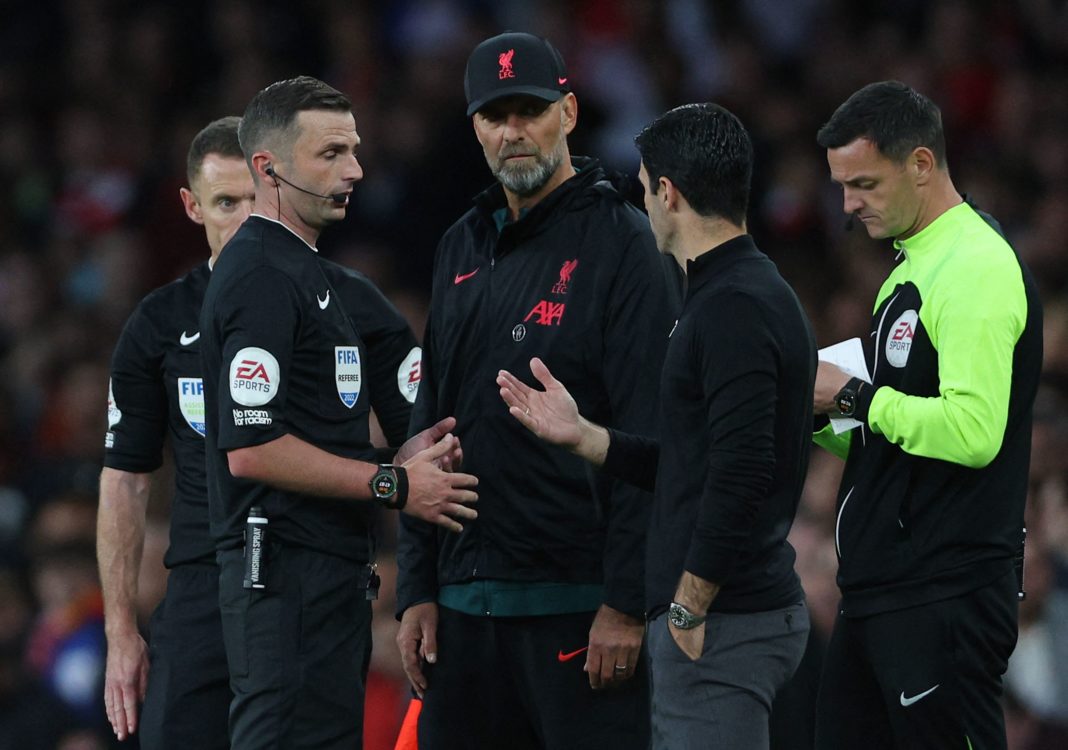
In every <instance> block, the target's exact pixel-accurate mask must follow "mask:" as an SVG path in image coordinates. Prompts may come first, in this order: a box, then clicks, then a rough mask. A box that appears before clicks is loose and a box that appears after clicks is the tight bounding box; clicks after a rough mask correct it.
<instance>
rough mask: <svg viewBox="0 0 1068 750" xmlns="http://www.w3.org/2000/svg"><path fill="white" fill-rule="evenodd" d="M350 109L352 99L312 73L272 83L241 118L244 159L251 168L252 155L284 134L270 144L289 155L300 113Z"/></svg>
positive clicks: (347, 110) (258, 95)
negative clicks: (312, 75) (279, 138)
mask: <svg viewBox="0 0 1068 750" xmlns="http://www.w3.org/2000/svg"><path fill="white" fill-rule="evenodd" d="M322 109H325V110H330V111H335V112H351V111H352V102H351V101H349V98H348V97H347V96H345V95H344V94H342V93H341V92H340V91H338V90H337V89H335V88H333V87H332V86H328V85H327V84H325V83H323V82H322V81H320V80H319V79H318V78H312V77H311V76H298V77H296V78H290V79H288V80H285V81H277V82H275V83H272V84H271V85H270V86H268V87H267V88H265V89H262V90H261V91H260V92H259V93H257V94H256V95H255V96H254V97H252V101H251V102H249V103H248V107H246V108H245V114H244V116H243V117H242V118H241V127H240V128H239V129H238V136H239V137H240V139H241V150H242V151H243V152H244V153H245V161H247V162H248V165H249V169H251V168H252V155H253V154H254V153H256V151H259V150H260V149H262V148H263V147H264V146H268V142H269V141H272V140H275V139H277V138H278V137H279V136H283V138H282V139H281V140H280V141H276V142H275V143H273V144H272V145H271V146H270V147H272V148H273V149H274V150H279V151H281V152H282V155H283V156H288V155H289V151H288V149H289V148H290V147H292V145H293V141H295V140H296V136H297V133H296V132H295V125H296V120H297V115H298V114H299V113H301V112H306V111H308V110H322Z"/></svg>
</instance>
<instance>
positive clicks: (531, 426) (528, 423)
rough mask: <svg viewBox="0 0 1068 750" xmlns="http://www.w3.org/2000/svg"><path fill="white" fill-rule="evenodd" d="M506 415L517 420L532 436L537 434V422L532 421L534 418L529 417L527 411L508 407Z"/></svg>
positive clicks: (516, 407)
mask: <svg viewBox="0 0 1068 750" xmlns="http://www.w3.org/2000/svg"><path fill="white" fill-rule="evenodd" d="M508 413H509V414H511V415H512V416H513V417H515V418H516V419H518V420H519V423H520V424H521V425H523V426H524V427H526V428H527V429H528V430H530V431H531V432H533V433H534V434H537V432H538V430H537V422H536V421H535V420H534V417H532V416H530V411H529V410H528V409H526V408H520V407H518V406H509V407H508Z"/></svg>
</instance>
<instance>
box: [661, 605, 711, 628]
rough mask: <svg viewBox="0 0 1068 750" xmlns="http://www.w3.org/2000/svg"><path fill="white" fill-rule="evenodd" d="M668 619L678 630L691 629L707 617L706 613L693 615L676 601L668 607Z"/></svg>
mask: <svg viewBox="0 0 1068 750" xmlns="http://www.w3.org/2000/svg"><path fill="white" fill-rule="evenodd" d="M668 619H669V620H671V624H672V625H674V626H675V627H676V628H678V629H679V630H692V629H693V628H696V627H697V626H698V625H700V624H701V623H703V622H704V621H705V620H707V619H708V615H695V614H694V613H693V612H691V611H690V610H688V609H686V607H684V606H682V605H681V604H679V603H678V602H672V603H671V606H670V607H668Z"/></svg>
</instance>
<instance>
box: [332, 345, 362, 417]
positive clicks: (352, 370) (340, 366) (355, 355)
mask: <svg viewBox="0 0 1068 750" xmlns="http://www.w3.org/2000/svg"><path fill="white" fill-rule="evenodd" d="M362 380H363V375H362V371H361V369H360V348H359V347H358V346H335V347H334V381H335V382H336V383H337V395H338V396H339V397H340V398H341V403H343V404H344V405H345V406H347V407H348V408H350V409H351V408H352V407H353V406H355V404H356V401H357V399H359V398H360V383H361V382H362Z"/></svg>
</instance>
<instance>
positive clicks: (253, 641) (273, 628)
mask: <svg viewBox="0 0 1068 750" xmlns="http://www.w3.org/2000/svg"><path fill="white" fill-rule="evenodd" d="M218 560H219V568H220V577H219V604H220V609H221V611H222V623H223V634H224V636H225V640H226V655H227V660H228V661H229V665H230V686H231V688H232V689H233V692H234V699H233V703H231V705H230V738H231V742H232V743H233V744H232V747H233V748H234V750H253V749H257V750H259V749H266V748H270V749H271V750H295V749H296V748H346V750H351V749H352V748H360V747H362V744H363V700H364V685H365V683H366V679H367V668H368V665H369V663H370V658H371V603H370V602H369V601H367V599H366V596H365V589H363V588H361V587H360V579H361V576H360V573H361V571H362V567H363V566H361V565H359V564H357V563H354V562H351V561H347V560H343V559H341V558H338V557H335V556H333V555H326V554H323V553H320V552H317V551H315V550H311V549H306V548H303V547H290V546H282V545H280V544H277V543H273V544H271V545H269V551H268V556H267V560H266V563H265V565H264V568H265V570H266V588H265V589H263V590H252V589H245V588H244V587H243V586H242V579H243V577H244V559H243V554H242V551H241V550H239V549H238V550H230V551H226V552H220V553H219V554H218Z"/></svg>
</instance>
